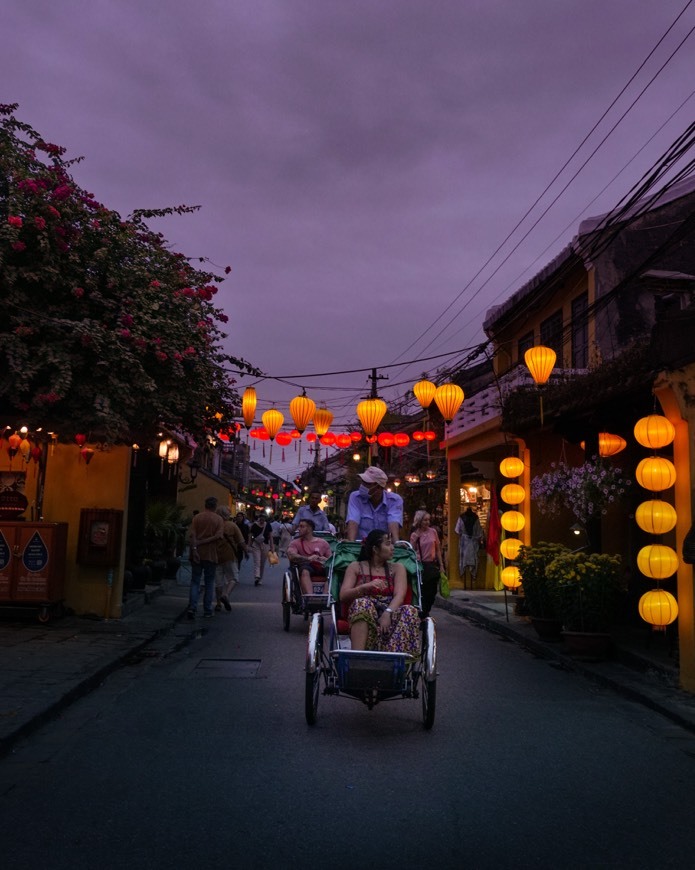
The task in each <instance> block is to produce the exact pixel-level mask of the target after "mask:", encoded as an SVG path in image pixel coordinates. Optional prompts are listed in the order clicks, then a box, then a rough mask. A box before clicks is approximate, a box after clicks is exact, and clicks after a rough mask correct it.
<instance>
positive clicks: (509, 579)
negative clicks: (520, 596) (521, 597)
mask: <svg viewBox="0 0 695 870" xmlns="http://www.w3.org/2000/svg"><path fill="white" fill-rule="evenodd" d="M500 580H501V581H502V583H503V584H504V585H505V586H506V587H507V589H518V587H519V586H521V573H520V571H519V569H518V568H517V567H516V565H508V566H507V567H506V568H503V569H502V573H501V574H500Z"/></svg>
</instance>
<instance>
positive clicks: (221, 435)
mask: <svg viewBox="0 0 695 870" xmlns="http://www.w3.org/2000/svg"><path fill="white" fill-rule="evenodd" d="M217 437H218V438H219V439H220V441H229V435H227V433H226V432H218V433H217Z"/></svg>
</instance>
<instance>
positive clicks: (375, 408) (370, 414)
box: [357, 398, 386, 438]
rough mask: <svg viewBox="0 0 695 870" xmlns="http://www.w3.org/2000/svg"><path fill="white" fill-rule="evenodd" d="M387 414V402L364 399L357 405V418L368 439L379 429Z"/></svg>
mask: <svg viewBox="0 0 695 870" xmlns="http://www.w3.org/2000/svg"><path fill="white" fill-rule="evenodd" d="M385 413H386V402H385V401H384V400H383V399H374V398H373V399H363V400H362V401H361V402H360V403H359V404H358V405H357V416H358V417H359V421H360V423H361V424H362V428H363V429H364V434H365V435H366V436H367V437H368V438H369V437H371V436H372V435H374V433H375V432H376V430H377V429H378V428H379V423H381V421H382V420H383V419H384V414H385Z"/></svg>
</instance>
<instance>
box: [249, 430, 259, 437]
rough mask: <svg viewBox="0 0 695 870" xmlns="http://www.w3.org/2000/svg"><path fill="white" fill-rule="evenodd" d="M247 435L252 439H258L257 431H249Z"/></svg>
mask: <svg viewBox="0 0 695 870" xmlns="http://www.w3.org/2000/svg"><path fill="white" fill-rule="evenodd" d="M249 435H250V436H251V437H252V438H258V429H251V430H250V432H249Z"/></svg>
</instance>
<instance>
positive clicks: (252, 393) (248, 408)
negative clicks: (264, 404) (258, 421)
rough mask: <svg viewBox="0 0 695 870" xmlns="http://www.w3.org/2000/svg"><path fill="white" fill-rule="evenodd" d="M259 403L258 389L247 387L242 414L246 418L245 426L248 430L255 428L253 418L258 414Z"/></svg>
mask: <svg viewBox="0 0 695 870" xmlns="http://www.w3.org/2000/svg"><path fill="white" fill-rule="evenodd" d="M257 402H258V398H257V396H256V388H255V387H246V389H245V390H244V395H243V396H242V397H241V413H242V414H243V416H244V426H246V428H247V429H250V428H251V427H252V426H253V418H254V416H255V414H256V403H257Z"/></svg>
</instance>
